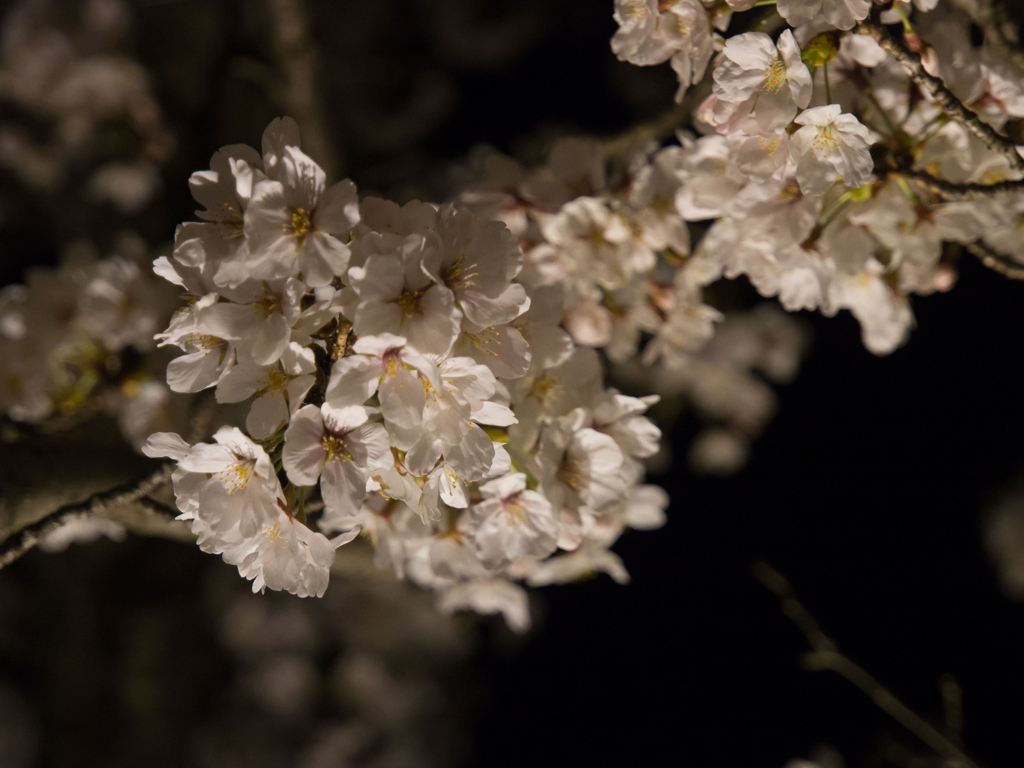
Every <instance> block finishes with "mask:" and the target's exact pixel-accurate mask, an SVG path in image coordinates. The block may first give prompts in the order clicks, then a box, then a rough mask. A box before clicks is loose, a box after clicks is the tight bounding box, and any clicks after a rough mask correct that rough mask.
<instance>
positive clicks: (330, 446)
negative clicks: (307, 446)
mask: <svg viewBox="0 0 1024 768" xmlns="http://www.w3.org/2000/svg"><path fill="white" fill-rule="evenodd" d="M321 445H323V447H324V450H325V451H327V461H337V460H338V459H346V460H347V461H352V454H351V453H349V451H348V446H347V445H345V440H344V439H343V438H341V437H338V436H337V435H324V438H323V440H321Z"/></svg>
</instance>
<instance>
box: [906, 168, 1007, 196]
mask: <svg viewBox="0 0 1024 768" xmlns="http://www.w3.org/2000/svg"><path fill="white" fill-rule="evenodd" d="M896 173H898V174H899V175H900V176H903V177H905V178H906V179H907V180H908V181H912V182H914V183H915V184H916V185H918V186H919V187H922V188H924V189H926V190H928V191H929V192H932V193H934V194H936V195H938V196H939V197H941V198H943V199H944V200H973V199H975V198H979V197H990V196H993V195H1000V194H1004V193H1007V192H1019V191H1021V190H1024V179H1017V180H1014V181H1000V182H996V183H995V184H972V183H965V184H954V183H953V182H950V181H945V180H943V179H940V178H938V177H936V176H932V175H931V174H930V173H927V172H926V171H913V170H900V171H896Z"/></svg>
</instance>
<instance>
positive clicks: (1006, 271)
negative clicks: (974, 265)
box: [964, 242, 1024, 280]
mask: <svg viewBox="0 0 1024 768" xmlns="http://www.w3.org/2000/svg"><path fill="white" fill-rule="evenodd" d="M964 249H965V250H966V251H967V252H968V253H969V254H971V255H972V256H974V257H976V258H977V259H978V260H979V261H980V262H981V263H982V264H984V265H985V266H986V267H988V268H989V269H991V270H994V271H995V272H998V273H999V274H1000V275H1002V276H1003V277H1008V278H1010V279H1011V280H1024V264H1018V263H1017V262H1016V261H1013V260H1012V259H1010V258H1009V257H1007V256H1003V254H1001V253H997V252H996V251H994V250H992V249H991V248H989V247H988V246H987V245H985V244H984V243H981V242H977V243H968V244H967V245H965V246H964Z"/></svg>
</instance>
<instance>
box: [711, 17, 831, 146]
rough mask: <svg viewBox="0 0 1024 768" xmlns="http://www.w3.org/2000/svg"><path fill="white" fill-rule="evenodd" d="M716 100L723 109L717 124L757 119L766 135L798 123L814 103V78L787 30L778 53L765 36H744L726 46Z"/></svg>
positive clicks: (715, 91) (746, 33)
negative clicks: (797, 118)
mask: <svg viewBox="0 0 1024 768" xmlns="http://www.w3.org/2000/svg"><path fill="white" fill-rule="evenodd" d="M714 95H715V96H716V97H717V98H718V99H719V102H720V104H721V106H722V110H721V114H720V115H716V118H715V119H716V124H717V125H724V124H727V123H729V122H735V121H736V120H738V119H740V118H745V117H746V116H747V115H750V116H752V117H753V118H754V119H755V120H756V121H757V123H758V125H760V126H761V128H762V129H763V130H766V131H768V130H772V129H775V128H781V127H784V126H786V125H788V124H789V123H791V122H792V121H793V118H794V117H795V116H796V113H797V110H798V109H802V108H804V107H806V106H807V103H808V102H809V101H810V99H811V74H810V72H809V71H808V69H807V66H806V65H805V64H804V63H803V61H801V59H800V47H799V46H798V45H797V42H796V39H795V38H794V37H793V33H792V32H791V31H789V30H788V29H787V30H786V31H784V32H783V33H782V35H780V36H779V41H778V47H776V44H775V43H774V42H772V39H771V38H770V37H769V36H768V35H766V34H764V33H763V32H745V33H743V34H742V35H737V36H736V37H731V38H729V40H728V41H727V42H726V44H725V48H724V49H723V50H722V53H721V56H720V58H719V63H718V66H717V67H716V68H715V83H714Z"/></svg>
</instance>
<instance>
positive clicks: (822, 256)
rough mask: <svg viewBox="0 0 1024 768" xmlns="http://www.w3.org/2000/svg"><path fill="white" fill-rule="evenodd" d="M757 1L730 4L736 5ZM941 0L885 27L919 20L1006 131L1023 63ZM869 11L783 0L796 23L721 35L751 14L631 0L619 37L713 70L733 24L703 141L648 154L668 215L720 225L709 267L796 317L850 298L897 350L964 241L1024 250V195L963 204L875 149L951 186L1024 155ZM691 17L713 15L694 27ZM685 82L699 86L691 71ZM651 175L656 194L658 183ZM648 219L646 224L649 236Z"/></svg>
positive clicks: (968, 92)
mask: <svg viewBox="0 0 1024 768" xmlns="http://www.w3.org/2000/svg"><path fill="white" fill-rule="evenodd" d="M752 5H753V4H752V3H750V2H745V1H743V0H730V1H729V7H730V9H731V11H745V10H748V9H749V8H751V7H752ZM758 5H763V3H759V4H758ZM899 5H900V4H899V3H898V4H897V6H899ZM935 6H936V3H935V2H915V9H916V10H913V11H912V10H911V9H910V7H909V4H908V5H907V6H906V9H904V8H903V7H898V8H894V9H892V10H891V11H887V12H886V13H884V14H883V17H882V19H881V21H882V22H884V23H891V22H893V21H900V19H901V18H902V19H904V20H905V24H904V29H905V32H904V34H905V38H906V43H905V44H906V46H907V47H908V48H909V49H910V50H912V51H920V53H921V58H922V62H923V65H924V68H925V70H926V71H927V72H928V73H930V74H932V75H935V76H937V77H940V78H941V79H942V80H943V81H944V82H945V84H946V86H947V87H948V88H949V89H950V91H951V92H952V93H953V94H954V95H955V96H956V97H957V98H958V99H959V100H960V101H961V102H962V103H963V104H965V105H967V106H968V108H969V109H970V110H972V111H973V112H975V113H976V114H977V115H978V119H979V120H981V121H983V122H985V123H987V124H988V125H989V126H991V127H993V128H995V129H1001V128H1002V127H1004V126H1005V125H1006V124H1007V123H1008V122H1009V121H1012V120H1016V119H1018V118H1020V117H1021V116H1022V115H1024V111H1022V106H1024V87H1022V78H1021V73H1019V72H1016V71H1014V70H1013V69H1012V63H1011V62H1008V61H1005V60H1002V59H1000V58H999V57H998V56H997V55H996V54H994V53H993V52H992V51H990V50H989V49H988V48H987V47H986V46H984V45H983V46H981V47H977V46H975V45H974V44H973V43H972V41H971V40H970V39H969V37H968V35H967V31H966V30H967V29H968V28H969V24H968V23H966V20H965V19H963V18H962V17H960V16H959V15H958V14H959V11H956V10H954V9H951V8H949V7H947V6H945V5H943V6H940V7H935ZM870 8H871V5H870V3H868V2H867V0H807V1H805V0H799V1H797V0H780V1H779V2H778V3H777V5H776V6H775V9H774V11H772V13H773V14H774V13H777V14H778V16H775V17H774V18H776V19H777V20H779V21H785V22H786V23H788V24H789V25H791V26H792V27H793V29H788V28H783V29H782V30H781V32H778V33H777V34H775V36H774V37H773V36H772V35H769V34H767V33H766V32H762V31H749V32H741V33H739V34H734V35H732V36H729V37H723V36H722V35H724V33H725V31H726V30H727V29H728V27H729V24H730V21H731V20H732V19H733V18H745V16H744V15H742V14H726V16H727V17H728V18H725V17H723V15H722V13H721V8H720V6H719V4H714V5H712V4H707V5H705V4H701V3H700V2H697V0H680V2H676V3H670V2H656V0H647V1H646V2H641V1H640V0H617V2H616V18H617V20H618V21H619V24H620V28H619V30H618V32H617V33H616V35H615V38H614V39H613V41H612V47H613V50H614V51H615V52H616V54H617V55H618V56H619V58H620V59H623V60H625V61H630V62H632V63H634V64H639V65H648V64H654V63H658V62H659V61H664V60H665V59H666V58H668V57H669V56H671V58H672V61H673V65H674V66H675V68H676V70H677V72H679V71H680V68H679V66H678V65H676V62H677V60H679V59H680V57H682V58H684V59H689V60H693V61H699V62H701V67H704V66H705V62H706V60H707V59H708V58H709V57H712V54H711V53H710V52H709V51H710V49H709V47H708V45H707V44H706V42H705V38H706V37H707V34H708V32H707V29H708V28H709V25H710V26H711V27H712V28H714V29H717V30H720V31H721V32H722V35H718V36H716V37H715V39H714V40H713V41H712V44H711V48H713V49H714V50H715V51H717V52H716V53H714V54H713V58H712V59H711V63H710V64H708V65H707V68H708V69H709V71H710V72H711V79H712V81H713V82H712V89H711V93H710V94H709V95H708V96H707V97H706V98H705V99H704V100H703V101H701V102H700V104H699V105H698V106H697V108H696V111H695V114H694V124H695V126H696V127H697V129H699V130H700V131H702V132H703V135H701V136H699V137H690V136H681V137H680V140H681V146H680V147H666V148H664V149H661V150H660V151H659V152H658V153H657V154H655V155H654V156H653V158H652V161H651V164H650V167H652V168H654V169H657V170H656V171H646V173H655V172H657V171H661V175H662V178H664V179H666V180H668V184H669V187H668V188H667V189H666V192H667V193H668V194H667V196H666V200H667V204H666V208H667V209H668V210H670V211H671V212H672V213H674V214H676V215H677V216H678V217H679V218H681V219H682V220H683V221H685V222H691V223H695V222H703V223H708V224H710V227H708V228H707V231H706V232H705V233H704V234H703V236H702V237H701V239H700V241H699V242H697V243H696V246H695V248H694V249H693V253H694V256H693V258H694V259H695V260H697V261H698V262H699V263H700V264H701V265H702V269H704V270H705V271H706V272H707V273H708V274H709V275H711V277H712V278H716V277H718V276H724V277H726V278H734V277H737V276H740V275H744V276H746V278H747V279H749V281H750V282H751V283H752V284H753V285H754V287H755V288H756V289H757V290H758V291H759V292H760V293H761V294H762V295H763V296H768V297H777V298H778V300H779V301H780V302H781V303H782V305H783V307H785V308H786V309H787V310H790V311H795V310H801V309H808V310H817V311H819V312H821V313H823V314H826V315H832V314H835V313H836V312H837V311H838V310H841V309H848V310H850V311H851V312H852V313H853V314H854V315H855V316H856V317H857V319H858V320H859V321H860V324H861V327H862V331H863V339H864V343H865V346H867V348H868V349H870V350H871V351H872V352H875V353H876V354H885V353H888V352H891V351H892V350H893V349H895V348H896V347H898V346H899V345H900V344H901V343H903V342H904V341H905V339H906V337H907V334H908V332H909V330H910V328H911V326H912V325H913V313H912V311H911V306H910V296H911V295H914V294H917V295H927V294H930V293H933V292H936V291H945V290H948V289H949V288H950V287H952V285H953V284H954V282H955V280H956V271H955V259H956V257H957V255H958V254H959V252H960V246H963V245H967V244H974V243H976V242H977V241H979V240H981V241H982V242H983V244H984V246H985V247H987V248H990V249H992V250H994V251H996V252H997V253H998V254H999V255H1001V256H1003V257H1006V258H1007V259H1010V260H1016V261H1021V259H1022V256H1024V251H1022V250H1021V245H1020V239H1019V238H1018V237H1016V236H1015V234H1014V233H1015V232H1017V231H1019V230H1018V229H1016V228H1017V227H1018V226H1019V222H1020V221H1021V218H1020V217H1021V214H1020V212H1021V210H1022V208H1024V203H1022V201H1024V196H1022V195H1021V194H1020V193H1014V192H1012V191H1007V192H1006V193H1004V194H989V195H985V196H984V197H983V198H979V199H977V200H974V199H971V200H963V199H952V200H949V199H947V196H945V195H943V194H941V191H936V189H935V187H934V185H933V186H932V187H927V186H921V185H919V184H917V183H916V182H915V177H913V176H912V175H911V174H907V175H906V176H903V175H900V174H899V173H897V172H892V173H877V172H876V171H875V166H876V163H875V158H874V157H873V156H872V151H875V153H876V154H877V155H879V156H883V155H884V156H887V157H889V158H892V161H891V162H889V161H887V162H889V164H888V165H887V164H886V162H883V163H882V167H883V168H885V169H886V170H887V171H888V169H890V168H892V169H894V170H896V169H898V168H899V167H900V166H899V165H894V164H893V163H898V162H906V163H908V165H907V166H906V167H907V170H908V171H915V172H926V173H929V174H933V175H935V176H937V177H938V178H940V179H941V180H943V181H946V182H950V183H952V184H965V183H976V184H992V183H995V182H999V181H1013V180H1018V179H1020V178H1021V172H1020V170H1019V164H1017V163H1014V162H1012V161H1011V160H1009V159H1008V158H1007V156H1006V154H1005V153H1001V152H999V151H998V150H997V149H996V148H995V147H992V146H989V145H988V144H986V143H985V142H984V141H982V140H981V139H980V138H979V137H978V131H977V130H974V131H972V130H971V126H969V125H965V124H963V123H962V122H960V121H957V120H952V119H950V118H949V116H948V115H947V114H946V113H944V112H943V109H942V105H941V104H939V103H938V102H937V101H936V99H935V98H934V94H932V93H931V92H930V91H929V90H928V89H926V88H922V87H920V86H919V84H918V83H917V82H915V81H914V80H913V79H912V78H911V77H909V76H908V74H907V71H906V70H905V68H904V66H903V65H902V64H901V63H900V62H899V61H897V60H896V58H894V56H893V55H891V54H890V53H888V52H887V51H886V50H884V49H883V48H882V47H881V46H880V45H879V44H878V43H877V42H876V41H875V40H874V39H873V37H871V36H870V35H866V34H859V33H858V31H857V30H853V28H854V26H855V25H856V24H857V23H858V22H861V21H862V20H864V19H866V18H867V17H868V15H869V11H870ZM769 10H771V9H769ZM925 11H927V12H925ZM910 13H913V16H914V20H915V21H914V23H915V24H916V26H912V25H911V22H910V21H909V20H907V19H908V14H910ZM890 16H891V17H892V18H889V17H890ZM691 17H696V18H697V19H698V20H699V21H697V22H692V21H687V22H686V23H683V22H681V21H680V20H681V19H689V18H691ZM779 17H781V18H779ZM732 23H735V22H732ZM741 23H742V22H741ZM776 28H778V24H776ZM680 30H683V31H682V32H681V31H680ZM861 31H862V30H861ZM924 41H929V42H924ZM655 54H656V55H655ZM680 84H681V88H682V90H685V88H686V87H687V86H688V85H689V84H690V78H689V76H688V75H686V74H685V73H680ZM904 158H907V160H906V161H905V160H904ZM636 182H637V185H638V186H639V187H640V189H641V190H642V189H643V187H644V185H645V184H646V183H647V179H646V177H644V176H642V175H638V176H637V177H636ZM672 186H674V187H675V189H674V190H673V189H672ZM632 194H633V191H632V188H631V195H632ZM636 194H637V195H642V194H643V192H642V191H638V192H637V193H636ZM651 207H653V208H654V209H655V210H657V206H656V205H655V206H650V205H648V210H650V208H651ZM566 214H568V211H567V210H565V209H563V210H562V211H560V212H559V213H558V214H556V215H557V216H558V217H561V218H563V219H564V218H565V216H566ZM634 220H635V218H634ZM557 230H558V228H557V227H554V226H552V227H550V228H549V230H548V231H549V233H550V235H551V238H550V239H551V240H552V241H553V242H554V244H555V245H556V246H561V247H564V245H565V242H564V237H563V236H562V233H561V232H560V231H557ZM642 231H643V230H642V229H641V228H639V227H637V226H635V225H634V226H633V227H632V232H634V233H636V234H637V235H638V236H640V237H642V235H641V234H640V233H641V232H642ZM560 238H562V240H561V241H560ZM597 239H598V238H597V236H596V235H595V237H594V242H597ZM677 253H678V252H677ZM685 269H691V267H689V266H687V267H686V268H685ZM605 303H606V304H609V303H610V302H608V300H607V299H605Z"/></svg>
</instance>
